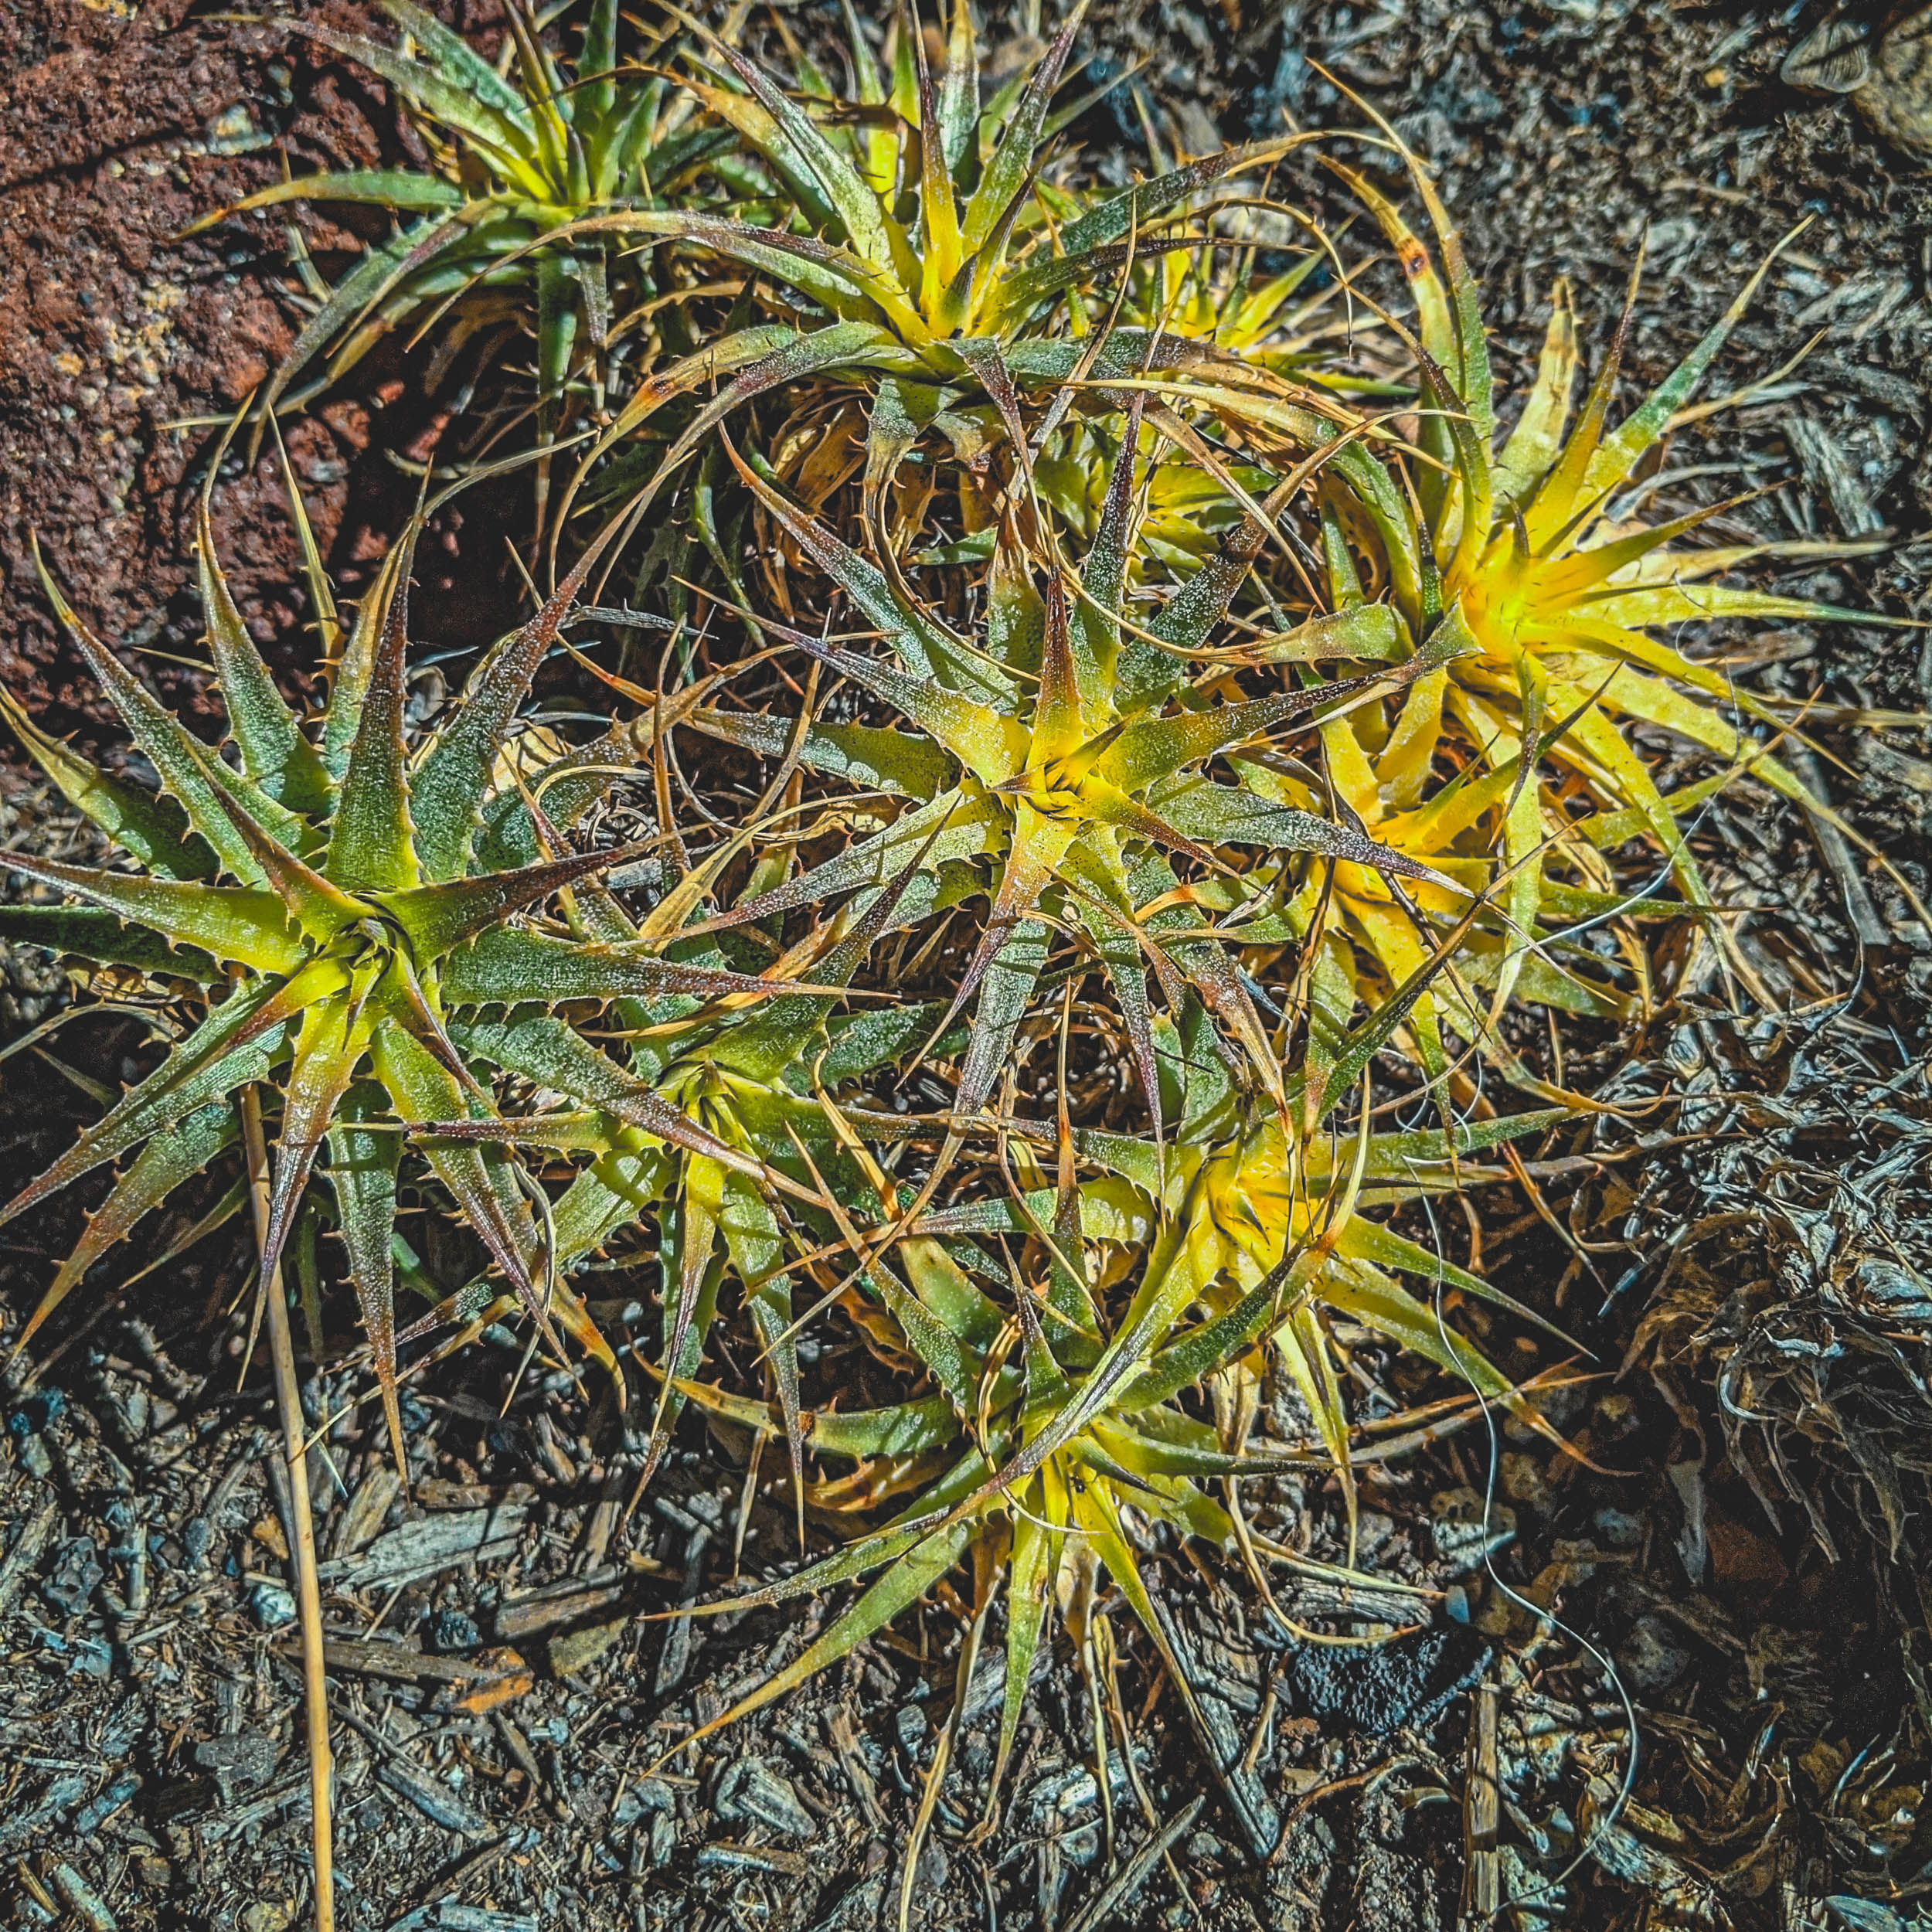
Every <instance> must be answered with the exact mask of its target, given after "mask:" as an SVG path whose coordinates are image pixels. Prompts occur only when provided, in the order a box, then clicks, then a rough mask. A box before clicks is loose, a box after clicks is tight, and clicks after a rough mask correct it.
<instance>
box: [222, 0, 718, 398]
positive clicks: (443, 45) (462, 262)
mask: <svg viewBox="0 0 1932 1932" xmlns="http://www.w3.org/2000/svg"><path fill="white" fill-rule="evenodd" d="M382 5H383V11H384V12H386V13H387V14H388V15H389V18H390V19H392V20H393V21H394V22H395V23H396V26H397V27H398V28H399V29H401V32H402V33H403V36H404V38H403V44H402V45H401V46H395V47H391V46H384V45H383V44H382V43H380V42H378V41H375V40H372V39H369V38H368V37H367V36H366V35H361V34H352V33H344V32H340V31H339V30H338V29H335V28H333V27H329V26H324V25H322V24H321V23H319V22H291V25H292V26H294V30H295V31H296V32H299V33H301V34H303V35H305V36H307V37H308V39H311V40H314V41H315V42H317V43H319V44H320V45H321V46H325V47H327V48H328V49H331V50H332V51H333V52H335V53H339V54H342V55H345V56H347V57H348V58H349V59H350V60H353V61H355V63H357V64H358V65H359V66H362V67H365V68H366V69H367V70H369V72H370V73H373V74H375V75H376V76H378V77H379V78H380V79H381V80H384V81H386V83H388V84H389V86H390V87H393V88H394V89H395V90H396V94H397V95H398V96H399V97H400V99H401V100H402V101H403V103H404V104H405V106H406V109H407V111H408V112H409V114H410V117H411V120H412V121H413V124H414V126H415V128H416V129H417V132H418V133H419V134H420V135H421V136H422V138H423V141H424V142H425V144H426V145H427V147H428V148H429V150H430V166H429V167H428V168H352V169H346V170H344V171H342V172H337V173H334V174H323V175H304V176H302V177H301V178H300V179H297V180H292V181H284V182H279V183H277V185H275V186H274V187H272V188H264V189H261V190H260V192H257V193H256V194H253V195H250V196H248V197H247V199H244V200H243V201H240V202H236V204H235V205H234V206H233V207H232V208H228V209H223V210H222V211H221V213H219V214H216V215H211V216H208V217H206V219H205V220H204V221H202V223H198V224H197V226H202V227H205V226H209V224H211V223H214V222H216V221H220V220H223V219H226V217H227V216H230V215H234V214H239V213H243V212H244V211H246V210H248V209H257V208H268V207H273V206H277V205H281V204H285V203H287V202H338V203H340V202H360V203H363V204H366V205H369V206H375V207H378V208H383V209H387V210H389V212H390V213H392V214H393V215H395V216H399V217H406V218H407V225H406V226H403V227H402V228H400V229H399V230H398V231H397V232H396V234H395V235H394V236H393V237H392V238H391V239H390V240H388V241H386V242H384V243H381V244H379V245H378V246H375V247H371V248H369V250H367V251H366V253H365V254H364V255H363V257H362V260H360V261H359V262H358V263H357V264H355V267H353V268H352V269H351V270H349V273H348V274H345V276H343V277H342V280H341V281H338V283H337V284H335V287H333V288H332V289H331V288H328V287H325V286H323V285H322V284H320V282H319V281H318V279H317V278H316V277H315V271H314V270H312V268H311V269H310V270H308V277H309V279H310V281H311V294H315V296H316V297H317V298H318V306H317V308H315V312H314V314H313V315H311V317H310V318H309V319H308V321H307V322H306V324H305V325H304V327H303V328H302V330H301V333H300V334H299V335H298V336H297V338H296V339H295V341H294V343H293V344H292V345H291V347H290V349H289V350H288V352H287V355H284V357H283V358H282V360H281V362H280V364H279V365H278V366H277V368H276V369H275V372H274V375H273V376H271V377H270V379H269V383H268V385H267V388H266V389H264V392H263V393H262V396H261V399H260V404H259V406H260V408H261V409H262V410H264V411H265V412H266V411H268V410H273V409H274V407H275V406H276V405H277V402H278V401H279V400H281V398H282V397H283V396H284V394H285V393H286V392H287V389H289V387H290V386H291V384H292V383H294V382H295V380H296V379H297V378H298V377H299V376H301V374H302V372H303V371H304V369H307V368H308V366H310V364H311V362H314V360H315V358H316V357H317V356H318V355H322V354H323V353H324V352H328V364H327V367H326V370H325V374H324V376H323V377H322V379H321V383H320V384H319V385H318V386H327V385H328V383H333V382H335V381H336V380H338V379H340V377H341V376H343V375H344V374H345V372H347V371H348V370H349V369H351V368H352V367H353V366H355V363H356V362H359V360H360V359H362V356H363V355H366V354H367V352H369V349H370V348H371V347H372V345H374V343H375V342H376V341H377V340H378V339H379V338H380V337H381V336H382V335H383V334H385V333H386V332H387V331H389V329H391V328H396V326H398V325H400V324H401V323H403V322H404V321H408V320H409V319H410V318H413V317H418V316H420V317H423V318H425V319H426V320H427V319H428V318H430V315H431V314H432V312H436V313H440V311H442V310H444V309H446V308H450V307H451V304H459V306H458V308H457V314H456V316H455V318H454V321H452V323H451V334H450V335H449V337H448V338H447V343H446V353H453V352H454V351H455V349H457V348H459V347H460V346H461V343H462V342H463V341H464V340H466V339H468V337H469V336H471V335H473V334H474V332H477V331H478V330H479V329H481V328H486V327H488V326H490V325H492V324H494V323H496V322H499V321H511V322H513V323H516V324H520V325H525V326H527V327H528V328H530V329H531V330H532V332H533V334H534V335H535V338H536V379H537V393H538V397H539V410H540V412H541V413H542V417H543V423H544V434H546V435H547V434H549V430H550V428H552V427H554V423H555V420H556V415H557V412H558V410H559V407H560V399H561V397H562V396H563V390H564V386H565V385H566V383H567V382H568V381H570V379H571V378H572V376H573V370H574V369H575V368H576V366H577V363H576V359H577V352H578V348H579V345H580V341H581V340H582V338H586V337H587V338H588V341H589V345H590V351H591V356H590V366H589V369H588V371H587V373H588V374H589V376H590V379H592V380H593V381H594V383H597V384H598V385H599V386H600V385H601V383H602V380H603V376H604V369H605V366H606V363H607V359H608V358H609V355H610V353H611V349H612V347H613V344H614V341H615V340H617V338H620V337H621V335H622V334H623V333H624V332H628V331H630V330H632V329H634V328H638V326H640V325H641V324H643V323H644V322H645V321H647V320H648V318H649V315H650V314H651V310H650V308H649V307H648V304H647V301H646V299H645V298H648V296H650V295H651V294H653V293H655V292H656V291H654V290H653V288H652V287H651V285H650V284H648V281H640V282H638V283H637V284H636V285H635V286H634V287H626V286H625V285H624V279H625V277H628V276H630V274H631V268H632V267H634V262H633V261H628V260H627V259H626V258H625V257H622V256H621V255H620V253H618V252H617V250H615V249H614V247H613V246H612V244H611V240H610V238H609V237H608V236H604V235H600V234H583V235H574V236H567V237H560V236H557V234H556V231H557V230H560V229H564V228H567V227H568V226H570V223H573V222H575V221H579V220H580V219H583V217H585V216H589V215H591V214H594V213H599V212H601V211H605V210H608V209H614V208H621V207H628V206H634V205H636V204H638V203H654V202H656V201H658V199H661V198H662V197H663V196H666V195H670V194H681V195H688V194H689V192H691V190H692V185H693V183H694V182H695V180H696V176H697V175H698V174H699V171H700V170H701V169H709V172H711V173H712V174H713V175H732V174H733V173H734V172H736V171H734V170H733V168H732V166H731V157H730V154H729V153H728V151H727V149H728V147H729V144H730V141H731V134H730V130H729V129H728V128H723V127H722V126H719V125H718V124H715V123H707V122H706V121H704V120H703V118H702V116H699V115H697V114H694V111H693V103H692V101H691V100H689V97H686V96H685V95H684V94H682V93H681V92H680V91H679V90H678V89H677V88H676V87H675V86H673V85H672V83H671V82H670V81H669V80H668V79H667V78H666V77H664V76H662V75H658V74H652V73H644V72H641V71H638V70H633V69H631V68H630V67H628V66H625V65H624V64H623V63H621V61H620V59H619V56H618V52H617V16H618V7H617V0H592V4H591V6H590V13H589V16H588V19H587V22H586V25H585V28H584V32H583V43H582V45H581V46H580V49H579V52H578V55H577V60H575V62H574V63H571V62H566V61H564V60H560V59H559V58H558V57H557V56H556V55H554V54H553V53H551V52H550V50H549V49H548V48H547V47H546V46H545V45H544V43H543V37H542V25H543V23H542V22H539V20H538V19H537V18H536V16H535V15H532V13H531V12H529V9H527V8H526V7H525V6H524V5H522V4H520V0H510V4H509V5H508V6H507V8H506V9H505V25H506V28H507V31H508V32H509V37H510V41H511V44H512V49H514V59H513V60H512V61H511V63H509V66H508V67H507V69H506V70H502V71H499V70H498V67H497V66H494V65H492V63H490V62H489V61H488V60H485V59H484V58H483V57H482V56H481V55H480V54H479V53H477V52H476V50H475V49H474V48H472V47H471V46H470V45H469V43H468V42H467V41H465V40H464V39H463V38H462V36H461V35H460V34H457V33H454V32H452V31H451V29H449V28H447V27H446V26H444V25H443V23H442V22H440V20H438V19H437V18H436V17H435V15H434V14H431V13H430V12H427V11H426V10H425V9H423V8H422V7H420V6H418V5H415V4H414V0H382ZM743 185H745V186H747V187H750V186H753V185H756V184H755V183H753V182H749V181H747V182H743ZM191 232H192V231H191ZM304 259H305V258H304Z"/></svg>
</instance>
